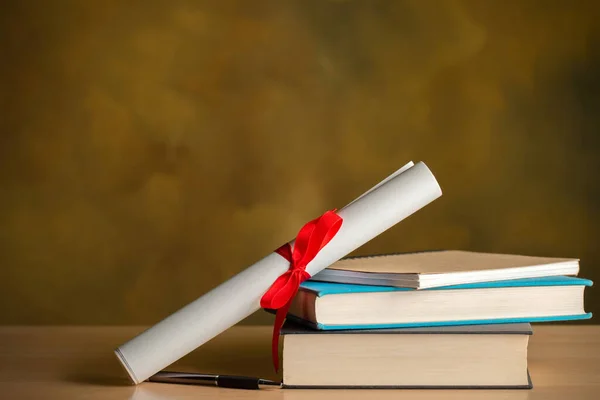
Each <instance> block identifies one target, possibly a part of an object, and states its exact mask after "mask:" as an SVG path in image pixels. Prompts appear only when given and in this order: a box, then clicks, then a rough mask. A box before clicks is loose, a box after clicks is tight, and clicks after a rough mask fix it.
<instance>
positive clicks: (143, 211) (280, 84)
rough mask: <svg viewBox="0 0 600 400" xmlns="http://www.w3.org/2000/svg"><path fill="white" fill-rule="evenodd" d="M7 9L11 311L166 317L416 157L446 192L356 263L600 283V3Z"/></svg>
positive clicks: (12, 318) (592, 304) (140, 4)
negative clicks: (512, 256) (504, 261)
mask: <svg viewBox="0 0 600 400" xmlns="http://www.w3.org/2000/svg"><path fill="white" fill-rule="evenodd" d="M0 7H1V11H0V323H3V324H38V323H56V324H138V323H143V324H151V323H154V322H157V321H158V320H159V319H160V318H162V317H164V316H166V315H167V314H169V313H171V312H173V311H175V310H176V309H177V308H179V307H180V306H183V305H184V304H186V303H187V302H188V301H191V300H193V299H195V298H197V297H198V296H200V295H201V294H203V293H205V292H206V291H208V290H209V289H211V288H212V287H214V286H216V285H217V284H218V283H220V282H222V281H223V280H225V279H227V278H228V277H230V276H232V275H234V274H235V273H237V272H238V271H240V270H242V269H243V268H245V267H246V266H248V265H249V264H251V263H253V262H254V261H256V260H257V259H259V258H262V257H263V256H264V255H265V254H266V253H268V252H269V251H271V250H272V249H274V248H275V247H277V246H278V245H280V244H281V243H282V242H283V241H285V240H288V239H290V238H291V237H292V236H293V235H294V234H295V233H296V231H297V229H298V228H299V226H300V225H301V224H302V223H303V222H305V221H306V220H308V219H311V218H313V217H315V216H316V215H318V214H320V213H321V212H322V211H324V210H325V209H328V208H332V207H340V206H343V205H344V204H345V203H346V202H348V201H350V200H351V199H353V198H354V197H355V196H356V195H358V194H360V193H361V192H362V191H364V190H366V189H367V188H368V187H370V186H371V185H372V184H374V183H376V182H377V181H378V180H379V179H381V178H383V177H385V176H386V175H387V174H388V173H390V172H391V171H393V170H395V169H396V168H398V167H400V166H401V165H403V164H404V163H405V162H406V161H408V160H415V161H419V160H423V161H425V162H426V163H427V164H428V165H429V166H430V168H431V169H432V170H433V171H434V173H435V174H436V176H437V177H438V179H439V181H440V183H441V185H442V187H443V189H444V196H443V197H442V198H441V199H440V200H437V201H436V202H435V203H433V204H432V205H430V206H429V207H427V208H426V209H424V210H422V211H421V212H419V213H418V214H416V215H415V216H413V217H411V218H410V219H409V220H407V221H405V222H404V223H402V224H400V225H399V226H397V227H395V228H394V229H392V230H390V231H389V232H387V233H386V234H384V235H382V236H381V237H379V238H377V239H375V240H373V241H372V242H370V243H368V244H367V245H365V246H364V247H362V248H361V249H360V250H359V251H358V252H357V253H356V254H366V253H371V252H392V251H409V250H421V249H430V248H435V249H439V248H452V249H471V250H479V251H493V252H514V253H525V254H531V255H547V256H565V257H580V258H581V260H582V261H581V263H582V275H583V276H585V277H588V278H591V279H596V280H600V274H599V273H598V267H599V266H600V265H599V264H600V249H599V248H598V237H599V233H600V208H599V207H598V204H600V179H598V173H599V171H600V157H599V151H600V136H599V134H600V133H599V131H600V47H599V46H600V26H599V25H598V21H599V18H600V2H597V1H550V0H545V1H544V0H541V1H483V0H473V1H433V0H430V1H423V0H414V1H392V0H389V1H359V0H354V1H304V0H297V1H275V0H273V1H252V2H250V1H243V0H240V1H127V2H123V1H86V2H84V1H74V0H73V1H53V2H45V1H41V0H40V1H17V0H14V1H3V2H2V4H1V6H0ZM587 302H588V309H589V310H590V311H600V295H599V294H598V293H595V291H594V290H591V291H590V293H589V296H588V297H587ZM249 321H253V322H263V323H267V322H270V321H271V317H270V316H268V315H263V314H262V313H259V314H256V315H255V316H253V317H251V318H250V319H249Z"/></svg>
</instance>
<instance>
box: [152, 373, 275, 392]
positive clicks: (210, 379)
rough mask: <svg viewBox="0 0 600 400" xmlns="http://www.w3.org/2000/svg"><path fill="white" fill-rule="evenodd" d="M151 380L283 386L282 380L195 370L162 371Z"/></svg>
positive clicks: (252, 386)
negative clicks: (205, 372) (201, 372)
mask: <svg viewBox="0 0 600 400" xmlns="http://www.w3.org/2000/svg"><path fill="white" fill-rule="evenodd" d="M148 381H150V382H161V383H180V384H184V385H214V386H218V387H224V388H233V389H260V388H262V387H267V386H276V387H281V383H280V382H275V381H270V380H268V379H260V378H251V377H248V376H233V375H211V374H196V373H193V372H171V371H161V372H158V373H157V374H155V375H153V376H151V377H150V378H148Z"/></svg>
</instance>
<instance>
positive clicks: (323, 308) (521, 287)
mask: <svg viewBox="0 0 600 400" xmlns="http://www.w3.org/2000/svg"><path fill="white" fill-rule="evenodd" d="M588 286H592V281H590V280H587V279H581V278H575V277H566V276H555V277H544V278H527V279H517V280H507V281H497V282H483V283H471V284H464V285H455V286H445V287H438V288H432V289H424V290H415V289H410V288H398V287H391V286H367V285H351V284H340V283H328V282H317V281H310V280H309V281H305V282H303V283H302V285H301V286H300V290H299V291H298V294H297V295H296V297H295V298H294V299H293V300H292V305H291V308H290V311H289V313H288V318H290V319H291V320H295V321H297V322H301V323H303V324H305V325H308V326H311V327H312V328H315V329H319V330H343V329H379V328H409V327H422V326H451V325H480V324H504V323H518V322H548V321H567V320H583V319H589V318H591V317H592V314H591V313H586V312H585V309H584V297H583V294H584V289H585V288H586V287H588Z"/></svg>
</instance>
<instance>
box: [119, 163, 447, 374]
mask: <svg viewBox="0 0 600 400" xmlns="http://www.w3.org/2000/svg"><path fill="white" fill-rule="evenodd" d="M441 194H442V191H441V189H440V187H439V185H438V183H437V181H436V179H435V177H434V176H433V174H432V173H431V171H430V170H429V168H427V166H426V165H425V164H424V163H422V162H419V163H417V164H416V165H414V166H413V164H412V163H409V164H407V165H406V166H404V167H403V168H401V169H400V170H398V171H396V172H395V173H394V174H392V175H390V176H389V177H388V178H386V179H385V180H384V181H382V182H381V183H379V184H378V185H377V186H375V187H374V188H373V189H371V190H369V191H368V192H366V193H365V194H363V195H362V196H361V197H359V198H358V199H356V200H354V201H353V202H352V203H350V204H348V205H347V206H346V207H344V208H343V209H341V210H339V211H338V214H339V215H340V216H341V217H342V218H343V222H342V226H341V228H340V230H339V231H338V233H337V234H336V235H335V236H334V237H333V239H331V241H330V242H329V243H328V244H327V245H326V246H325V247H324V248H323V249H321V251H320V252H319V253H318V254H317V256H316V257H315V258H314V259H313V260H312V261H311V262H310V263H309V264H308V265H307V267H306V271H307V272H308V273H309V274H310V275H311V276H314V275H315V274H316V273H318V272H320V271H321V270H323V269H325V268H326V267H327V266H329V265H331V264H333V263H334V262H336V261H338V260H339V259H340V258H342V257H344V256H346V255H347V254H349V253H351V252H352V251H354V250H355V249H356V248H358V247H360V246H362V245H363V244H365V243H366V242H368V241H369V240H371V239H373V238H374V237H376V236H377V235H379V234H380V233H382V232H384V231H385V230H387V229H388V228H390V227H392V226H393V225H395V224H396V223H398V222H400V221H402V220H403V219H405V218H406V217H408V216H409V215H411V214H413V213H414V212H416V211H418V210H419V209H421V208H422V207H424V206H426V205H427V204H429V203H430V202H432V201H433V200H435V199H437V198H438V197H440V196H441ZM298 228H300V227H298ZM290 243H291V244H292V245H293V241H292V242H290ZM289 266H290V264H289V262H288V261H287V260H285V259H284V258H283V257H282V256H280V255H279V254H277V253H271V254H269V255H268V256H266V257H265V258H263V259H262V260H260V261H258V262H257V263H255V264H254V265H252V266H250V267H249V268H247V269H246V270H244V271H242V272H240V273H239V274H237V275H235V276H234V277H233V278H231V279H229V280H228V281H226V282H225V283H223V284H221V285H219V286H217V287H216V288H214V289H213V290H211V291H210V292H208V293H206V294H205V295H203V296H202V297H200V298H199V299H197V300H195V301H193V302H192V303H190V304H188V305H187V306H185V307H183V308H182V309H180V310H179V311H176V312H175V313H174V314H172V315H170V316H168V317H167V318H165V319H164V320H162V321H161V322H159V323H158V324H156V325H154V326H153V327H151V328H149V329H148V330H146V331H144V332H142V333H141V334H139V335H138V336H136V337H135V338H133V339H131V340H130V341H128V342H127V343H125V344H123V345H122V346H120V347H119V348H117V349H116V350H115V353H116V355H117V357H118V359H119V360H120V361H121V363H122V364H123V366H124V367H125V369H126V371H127V372H128V373H129V375H130V377H131V380H132V381H133V382H134V383H135V384H138V383H141V382H143V381H145V380H146V379H148V378H149V377H151V376H152V375H154V374H155V373H157V372H159V371H160V370H162V369H163V368H165V367H167V366H169V365H170V364H172V363H173V362H175V361H177V360H179V359H180V358H181V357H183V356H185V355H186V354H188V353H190V352H191V351H193V350H195V349H196V348H198V347H199V346H201V345H202V344H204V343H206V342H208V341H209V340H210V339H212V338H213V337H215V336H217V335H218V334H219V333H221V332H223V331H225V330H226V329H228V328H230V327H232V326H233V325H235V324H236V323H238V322H239V321H241V320H242V319H244V318H246V317H248V316H249V315H251V314H252V313H254V312H256V311H258V310H259V309H260V299H261V297H262V296H263V295H264V294H265V292H266V291H267V290H268V289H269V288H270V287H271V285H272V284H273V282H275V280H276V279H277V278H278V277H279V276H280V275H281V274H283V273H284V272H286V271H287V270H288V269H289Z"/></svg>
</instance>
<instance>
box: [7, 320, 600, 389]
mask: <svg viewBox="0 0 600 400" xmlns="http://www.w3.org/2000/svg"><path fill="white" fill-rule="evenodd" d="M142 329H143V328H140V327H138V328H135V327H0V398H1V399H7V400H12V399H36V400H37V399H92V400H93V399H107V400H110V399H131V400H161V399H255V398H260V399H263V398H264V399H284V400H300V399H344V400H355V399H356V400H364V399H365V398H367V399H368V400H373V399H379V398H381V399H403V400H404V399H433V398H443V399H457V400H458V399H461V400H462V399H465V400H468V399H475V398H476V399H480V398H481V399H533V400H535V399H545V400H552V399H573V400H575V399H600V326H590V325H586V326H573V325H569V326H548V325H543V326H539V325H538V326H535V327H534V335H533V337H532V338H531V341H530V346H529V349H530V350H529V368H530V373H531V378H532V380H533V385H534V389H533V390H369V391H365V390H291V389H265V390H260V391H243V390H235V389H222V388H216V387H201V386H184V385H170V384H169V385H167V384H159V383H143V384H141V385H138V386H131V385H130V384H129V383H128V380H127V378H126V376H125V374H124V372H123V371H122V370H121V366H120V365H119V363H118V362H117V361H116V359H115V358H114V355H113V352H112V350H113V349H114V348H115V347H117V345H119V344H121V343H123V342H124V341H126V340H128V339H130V338H131V337H133V336H134V335H135V334H136V333H137V332H139V331H141V330H142ZM269 345H270V328H269V327H266V326H264V327H235V328H232V329H230V330H229V331H227V332H225V333H224V334H222V335H220V336H219V337H218V338H215V339H214V340H212V341H211V342H209V343H207V344H206V345H204V346H202V347H201V348H200V349H198V350H197V351H195V352H194V353H192V354H190V355H189V356H187V357H185V358H184V359H182V360H180V361H179V362H178V363H177V364H176V365H173V366H172V367H171V368H170V369H174V370H178V369H180V370H187V371H203V372H214V373H230V374H240V375H244V374H245V375H258V376H261V377H265V378H271V379H280V377H278V376H277V375H275V374H274V373H273V372H272V367H271V364H270V348H269Z"/></svg>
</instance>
